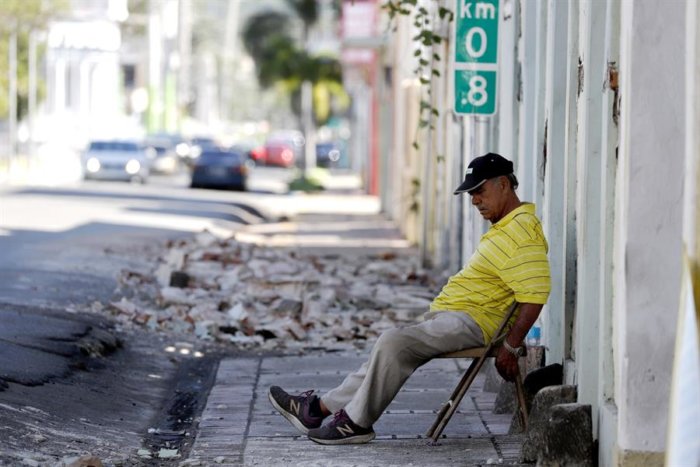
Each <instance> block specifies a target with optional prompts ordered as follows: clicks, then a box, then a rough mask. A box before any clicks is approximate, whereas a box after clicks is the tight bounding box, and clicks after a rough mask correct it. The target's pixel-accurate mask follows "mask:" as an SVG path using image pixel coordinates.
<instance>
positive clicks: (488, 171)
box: [454, 152, 513, 195]
mask: <svg viewBox="0 0 700 467" xmlns="http://www.w3.org/2000/svg"><path fill="white" fill-rule="evenodd" d="M512 173H513V163H512V162H511V161H509V160H508V159H506V158H505V157H503V156H501V155H499V154H496V153H493V152H490V153H488V154H485V155H483V156H479V157H477V158H476V159H473V160H472V161H471V162H470V163H469V167H468V168H467V173H466V174H465V175H464V182H462V184H461V185H460V186H458V187H457V189H456V190H455V191H454V194H455V195H458V194H460V193H465V192H470V191H472V190H475V189H477V188H479V187H480V186H481V185H483V184H484V183H486V180H488V179H490V178H494V177H498V176H501V175H510V174H512Z"/></svg>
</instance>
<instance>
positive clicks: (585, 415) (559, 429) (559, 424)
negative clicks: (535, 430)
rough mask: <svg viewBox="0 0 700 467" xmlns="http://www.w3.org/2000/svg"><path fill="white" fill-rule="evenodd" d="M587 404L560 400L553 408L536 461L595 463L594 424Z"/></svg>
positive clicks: (555, 463)
mask: <svg viewBox="0 0 700 467" xmlns="http://www.w3.org/2000/svg"><path fill="white" fill-rule="evenodd" d="M591 420H592V419H591V406H590V405H588V404H557V405H553V406H552V408H551V409H550V415H549V420H548V423H547V425H546V426H545V430H544V440H543V441H544V442H543V444H542V446H540V448H539V449H538V451H537V465H541V466H550V465H551V466H558V465H576V466H581V467H588V466H591V467H592V466H593V424H592V421H591Z"/></svg>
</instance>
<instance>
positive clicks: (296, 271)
mask: <svg viewBox="0 0 700 467" xmlns="http://www.w3.org/2000/svg"><path fill="white" fill-rule="evenodd" d="M431 277H432V274H430V272H429V271H426V270H424V269H422V268H421V267H420V265H419V260H418V258H416V257H412V256H404V255H397V254H395V253H393V252H390V253H384V254H379V255H356V254H355V255H353V256H349V255H348V256H344V255H339V254H329V255H314V254H307V253H300V252H297V251H292V250H285V249H275V248H267V247H264V246H262V245H256V244H253V243H245V242H239V241H237V240H236V239H235V238H230V239H225V240H222V239H220V238H218V237H216V236H214V235H212V234H211V233H209V232H202V233H200V234H198V235H196V236H194V237H193V238H191V239H189V240H188V239H183V240H178V241H176V242H169V243H168V244H167V245H166V249H165V251H164V252H163V253H162V254H161V255H160V258H159V259H158V261H157V264H156V265H155V267H154V269H153V271H152V272H151V273H150V275H149V274H144V273H143V272H138V273H136V272H134V271H126V270H125V271H122V274H121V276H120V278H119V282H120V287H121V289H122V290H123V291H128V292H129V293H128V296H129V298H128V299H127V298H122V299H121V300H120V301H119V302H113V303H110V304H109V305H108V306H107V307H105V310H104V311H103V312H105V311H106V312H109V313H111V314H112V315H113V316H115V317H116V319H117V321H118V322H120V323H121V324H122V325H124V326H128V325H135V326H143V327H146V328H150V329H153V330H162V331H167V332H176V333H189V334H193V335H195V336H196V337H197V338H199V339H202V340H209V341H216V342H222V343H230V344H232V345H236V346H238V347H241V348H260V349H265V350H295V351H297V350H298V351H303V350H304V349H319V348H324V349H326V350H344V349H353V348H363V347H364V346H366V345H368V343H371V342H372V341H374V340H375V339H376V338H377V337H378V336H379V335H380V334H381V333H382V332H383V331H385V330H386V329H389V328H392V327H395V326H397V325H405V324H410V323H413V322H416V321H417V320H419V319H420V318H421V316H422V315H423V313H425V312H426V311H428V307H429V305H430V302H431V300H432V298H433V297H434V296H435V293H436V292H437V289H438V286H439V285H438V284H437V283H435V282H433V281H431V280H429V278H431ZM91 308H92V309H93V310H94V311H100V307H98V306H95V305H94V304H93V305H92V307H91Z"/></svg>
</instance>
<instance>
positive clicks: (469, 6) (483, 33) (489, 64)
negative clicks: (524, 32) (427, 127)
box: [454, 0, 500, 115]
mask: <svg viewBox="0 0 700 467" xmlns="http://www.w3.org/2000/svg"><path fill="white" fill-rule="evenodd" d="M456 1H457V9H456V11H457V15H456V17H455V42H454V43H455V48H454V50H455V55H454V97H455V102H454V111H455V113H457V114H463V115H493V114H494V113H495V112H496V89H497V86H496V85H497V79H498V75H497V73H498V25H499V13H500V4H499V0H456Z"/></svg>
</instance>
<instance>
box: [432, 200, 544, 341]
mask: <svg viewBox="0 0 700 467" xmlns="http://www.w3.org/2000/svg"><path fill="white" fill-rule="evenodd" d="M547 250H548V245H547V240H546V239H545V237H544V233H543V232H542V224H540V220H539V219H538V218H537V216H536V215H535V205H534V204H532V203H523V204H521V205H520V206H519V207H517V208H516V209H514V210H512V211H511V212H509V213H508V214H507V215H506V216H504V217H503V219H501V220H499V221H498V222H496V223H495V224H493V225H492V226H491V228H490V229H489V230H488V231H487V232H486V233H485V234H484V235H483V236H482V237H481V241H480V242H479V246H478V247H477V249H476V251H475V252H474V254H473V255H472V257H471V258H470V259H469V262H468V263H467V265H466V266H465V267H464V269H462V270H461V271H460V272H458V273H457V274H455V275H454V276H452V277H450V279H449V281H448V282H447V284H445V286H444V287H443V288H442V291H441V292H440V294H439V295H438V296H437V297H436V298H435V300H433V302H432V303H431V304H430V309H431V310H433V311H437V310H452V311H463V312H466V313H468V314H469V315H470V316H471V317H472V318H473V319H474V321H476V323H477V324H478V325H479V327H480V328H481V330H482V331H483V333H484V342H489V341H490V340H491V337H492V336H493V334H494V333H495V332H496V330H497V329H498V325H499V324H500V323H501V321H503V317H504V316H505V314H506V313H507V311H508V309H509V308H510V305H511V304H512V303H513V301H514V300H515V301H517V302H518V303H536V304H544V303H546V302H547V297H548V296H549V290H550V287H551V285H550V275H549V261H548V260H547ZM514 320H515V317H514V318H513V319H512V320H511V324H512V323H513V321H514Z"/></svg>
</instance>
